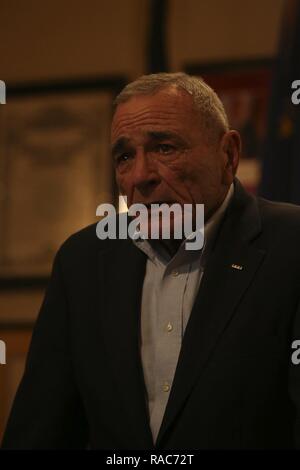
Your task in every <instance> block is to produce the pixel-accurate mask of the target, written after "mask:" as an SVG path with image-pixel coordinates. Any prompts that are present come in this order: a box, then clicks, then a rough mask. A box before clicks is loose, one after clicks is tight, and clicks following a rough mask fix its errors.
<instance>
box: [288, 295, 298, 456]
mask: <svg viewBox="0 0 300 470" xmlns="http://www.w3.org/2000/svg"><path fill="white" fill-rule="evenodd" d="M289 392H290V397H291V399H292V403H293V406H294V416H295V421H294V445H295V448H296V449H300V302H299V303H298V308H297V311H296V314H295V317H294V322H293V334H292V343H291V357H290V373H289Z"/></svg>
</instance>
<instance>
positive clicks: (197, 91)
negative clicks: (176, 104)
mask: <svg viewBox="0 0 300 470" xmlns="http://www.w3.org/2000/svg"><path fill="white" fill-rule="evenodd" d="M169 87H176V88H181V89H183V90H185V91H186V92H187V93H189V94H190V95H191V96H192V99H193V103H194V108H195V109H196V111H198V112H199V114H200V117H201V119H202V120H203V121H202V124H203V127H204V128H205V131H206V132H208V133H210V134H211V133H213V134H214V135H215V134H216V133H217V134H218V135H220V134H223V133H224V132H226V131H227V130H229V123H228V118H227V115H226V112H225V109H224V106H223V104H222V102H221V100H220V98H219V97H218V95H217V94H216V93H215V92H214V90H213V89H212V88H211V87H210V86H209V85H208V84H207V83H206V82H205V81H204V80H203V79H202V78H201V77H195V76H192V75H187V74H186V73H183V72H177V73H156V74H151V75H143V76H141V77H139V78H138V79H137V80H135V81H133V82H131V83H129V84H128V85H126V86H125V87H124V88H123V90H122V91H121V92H120V93H119V95H118V96H117V97H116V98H115V100H114V110H116V108H117V106H118V105H119V104H121V103H125V102H126V101H128V100H129V99H130V98H132V97H133V96H136V95H151V94H154V93H156V92H158V91H160V90H161V89H163V88H169Z"/></svg>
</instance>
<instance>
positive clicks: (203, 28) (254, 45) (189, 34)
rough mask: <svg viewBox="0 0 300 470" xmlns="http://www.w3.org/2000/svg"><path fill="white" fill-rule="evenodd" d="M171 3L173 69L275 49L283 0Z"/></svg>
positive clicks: (179, 0) (271, 52)
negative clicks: (184, 65) (187, 64)
mask: <svg viewBox="0 0 300 470" xmlns="http://www.w3.org/2000/svg"><path fill="white" fill-rule="evenodd" d="M171 4H172V8H171V17H170V25H169V48H170V56H171V65H172V69H178V68H181V67H182V66H183V64H186V63H194V62H200V61H203V62H210V61H223V60H227V59H228V60H230V59H245V58H257V57H268V56H273V55H274V54H275V52H276V47H277V40H278V33H279V27H280V17H281V11H282V7H283V4H284V0H242V1H241V0H172V1H171Z"/></svg>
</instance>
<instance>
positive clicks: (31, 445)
mask: <svg viewBox="0 0 300 470" xmlns="http://www.w3.org/2000/svg"><path fill="white" fill-rule="evenodd" d="M69 335H70V329H69V319H68V308H67V299H66V296H65V292H64V286H63V279H62V272H61V266H60V251H59V252H58V253H57V255H56V257H55V260H54V264H53V270H52V275H51V279H50V282H49V285H48V288H47V291H46V295H45V298H44V301H43V303H42V306H41V309H40V312H39V315H38V319H37V321H36V324H35V327H34V331H33V335H32V340H31V345H30V348H29V353H28V356H27V360H26V366H25V372H24V375H23V378H22V381H21V383H20V386H19V388H18V391H17V394H16V397H15V399H14V403H13V406H12V410H11V413H10V416H9V419H8V423H7V427H6V430H5V433H4V438H3V442H2V448H3V449H80V448H86V446H87V444H88V426H87V422H86V419H85V414H84V409H83V404H82V401H81V399H80V396H79V392H78V390H77V388H76V384H75V380H74V375H73V371H72V361H71V354H70V341H69ZM7 366H8V367H9V364H8V365H7Z"/></svg>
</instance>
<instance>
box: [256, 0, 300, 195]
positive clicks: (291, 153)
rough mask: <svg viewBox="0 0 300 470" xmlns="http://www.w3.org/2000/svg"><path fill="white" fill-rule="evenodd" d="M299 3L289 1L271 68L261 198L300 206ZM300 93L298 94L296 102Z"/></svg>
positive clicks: (294, 0)
mask: <svg viewBox="0 0 300 470" xmlns="http://www.w3.org/2000/svg"><path fill="white" fill-rule="evenodd" d="M296 80H299V84H300V2H299V1H298V0H288V1H287V2H286V4H285V9H284V12H283V24H282V31H281V37H280V43H279V51H278V56H277V59H276V62H275V67H274V77H273V84H272V92H271V100H270V105H269V116H268V125H267V137H266V141H265V146H264V150H263V155H262V157H263V160H262V161H263V173H262V180H261V187H260V191H259V193H260V195H261V196H263V197H265V198H267V199H272V200H274V201H285V202H292V203H295V204H300V100H299V99H298V101H299V104H296V103H293V101H295V99H294V100H293V101H292V96H294V97H295V96H296V94H297V89H293V88H292V84H293V82H295V81H296ZM299 97H300V93H299V92H298V98H299Z"/></svg>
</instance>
